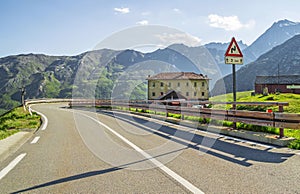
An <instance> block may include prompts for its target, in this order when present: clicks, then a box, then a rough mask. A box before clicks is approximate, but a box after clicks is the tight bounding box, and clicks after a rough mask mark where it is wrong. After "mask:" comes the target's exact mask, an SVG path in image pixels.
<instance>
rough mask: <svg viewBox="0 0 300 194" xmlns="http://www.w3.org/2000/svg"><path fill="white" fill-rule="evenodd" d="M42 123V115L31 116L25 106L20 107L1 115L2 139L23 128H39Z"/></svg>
mask: <svg viewBox="0 0 300 194" xmlns="http://www.w3.org/2000/svg"><path fill="white" fill-rule="evenodd" d="M40 124H41V121H40V116H39V115H37V114H36V113H33V115H32V116H31V115H30V114H29V112H28V111H24V109H23V107H18V108H15V109H13V110H12V111H10V112H8V113H6V114H5V115H3V116H1V117H0V140H1V139H4V138H6V137H8V136H10V135H12V134H14V133H17V132H18V131H20V130H22V129H37V128H38V127H39V126H40Z"/></svg>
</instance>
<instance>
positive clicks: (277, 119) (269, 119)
mask: <svg viewBox="0 0 300 194" xmlns="http://www.w3.org/2000/svg"><path fill="white" fill-rule="evenodd" d="M170 102H171V101H130V102H126V101H120V100H119V101H111V100H81V101H80V100H79V101H78V100H74V101H71V102H70V104H69V105H70V106H71V107H72V106H118V107H127V108H135V109H142V110H144V112H145V111H146V110H151V111H154V112H164V113H165V114H166V115H167V116H168V114H169V113H174V114H181V115H184V116H197V117H201V118H209V119H215V120H223V121H232V122H241V123H246V124H253V125H258V126H268V127H277V128H279V129H280V135H279V136H280V137H284V128H289V129H300V114H292V113H284V108H283V107H284V106H288V105H289V104H288V103H287V102H235V103H233V102H210V101H202V102H194V101H190V102H189V101H186V102H184V104H185V105H187V106H191V105H195V104H203V105H205V104H213V105H216V104H230V105H233V104H236V105H248V106H278V112H260V111H247V110H219V109H211V108H192V107H187V106H169V105H168V104H170ZM181 103H182V102H181ZM184 116H182V117H181V118H184Z"/></svg>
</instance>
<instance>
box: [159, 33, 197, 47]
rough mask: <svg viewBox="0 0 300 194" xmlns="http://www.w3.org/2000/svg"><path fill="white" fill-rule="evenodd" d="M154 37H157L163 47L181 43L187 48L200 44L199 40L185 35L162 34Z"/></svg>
mask: <svg viewBox="0 0 300 194" xmlns="http://www.w3.org/2000/svg"><path fill="white" fill-rule="evenodd" d="M156 37H158V38H159V39H160V41H161V42H162V43H163V44H164V45H171V44H176V43H182V44H185V45H187V46H199V45H200V42H201V39H200V38H198V37H196V36H192V35H190V34H186V33H163V34H157V35H156Z"/></svg>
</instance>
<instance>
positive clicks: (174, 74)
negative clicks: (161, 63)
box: [147, 72, 208, 80]
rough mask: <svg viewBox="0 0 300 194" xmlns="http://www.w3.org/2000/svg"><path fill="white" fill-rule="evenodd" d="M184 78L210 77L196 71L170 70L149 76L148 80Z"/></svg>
mask: <svg viewBox="0 0 300 194" xmlns="http://www.w3.org/2000/svg"><path fill="white" fill-rule="evenodd" d="M182 79H197V80H198V79H208V77H207V76H204V75H202V74H197V73H194V72H168V73H159V74H156V75H153V76H149V77H148V78H147V80H182Z"/></svg>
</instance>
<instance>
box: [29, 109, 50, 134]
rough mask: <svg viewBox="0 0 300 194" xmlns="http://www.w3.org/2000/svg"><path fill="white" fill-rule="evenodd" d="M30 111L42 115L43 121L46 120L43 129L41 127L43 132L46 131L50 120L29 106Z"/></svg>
mask: <svg viewBox="0 0 300 194" xmlns="http://www.w3.org/2000/svg"><path fill="white" fill-rule="evenodd" d="M29 110H30V111H33V112H36V113H37V114H39V115H41V117H42V118H43V120H44V122H43V124H42V127H41V130H45V129H46V128H47V126H48V118H47V117H46V116H45V115H44V114H43V113H40V112H38V111H36V110H33V109H32V108H31V106H29Z"/></svg>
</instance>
